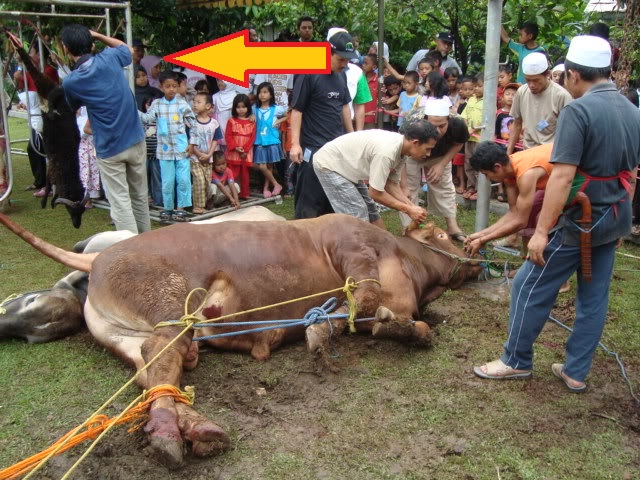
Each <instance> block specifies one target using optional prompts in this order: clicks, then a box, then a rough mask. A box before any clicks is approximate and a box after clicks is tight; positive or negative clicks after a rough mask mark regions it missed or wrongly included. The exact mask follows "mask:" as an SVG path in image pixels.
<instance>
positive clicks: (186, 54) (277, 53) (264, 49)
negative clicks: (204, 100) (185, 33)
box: [164, 30, 331, 87]
mask: <svg viewBox="0 0 640 480" xmlns="http://www.w3.org/2000/svg"><path fill="white" fill-rule="evenodd" d="M164 60H165V61H167V62H170V63H174V64H176V65H180V66H182V67H186V68H189V69H191V70H195V71H197V72H201V73H204V74H206V75H212V76H214V77H217V78H221V79H223V80H226V81H229V82H231V83H235V84H237V85H240V86H243V87H248V86H249V74H250V73H331V45H329V43H328V42H250V41H249V30H241V31H240V32H237V33H233V34H231V35H227V36H226V37H222V38H218V39H216V40H211V41H209V42H206V43H202V44H200V45H196V46H195V47H191V48H187V49H186V50H181V51H179V52H176V53H172V54H171V55H167V56H165V57H164Z"/></svg>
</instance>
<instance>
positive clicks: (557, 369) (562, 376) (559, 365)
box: [551, 363, 587, 393]
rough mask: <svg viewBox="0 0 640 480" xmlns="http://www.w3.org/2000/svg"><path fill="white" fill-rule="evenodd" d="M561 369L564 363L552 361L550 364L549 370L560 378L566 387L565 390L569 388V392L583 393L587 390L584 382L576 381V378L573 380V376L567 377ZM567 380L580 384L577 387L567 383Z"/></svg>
mask: <svg viewBox="0 0 640 480" xmlns="http://www.w3.org/2000/svg"><path fill="white" fill-rule="evenodd" d="M563 369H564V363H554V364H553V365H551V371H552V372H553V374H554V375H555V376H556V377H558V378H559V379H560V380H562V381H563V382H564V385H565V386H566V387H567V390H569V391H570V392H571V393H584V392H585V391H586V390H587V384H586V383H584V382H578V381H577V380H574V379H573V378H570V377H568V376H567V375H566V374H565V373H564V372H563ZM569 381H572V382H576V383H579V384H581V385H580V386H578V387H572V386H571V385H569Z"/></svg>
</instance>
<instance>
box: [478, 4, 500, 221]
mask: <svg viewBox="0 0 640 480" xmlns="http://www.w3.org/2000/svg"><path fill="white" fill-rule="evenodd" d="M501 26H502V1H501V0H489V4H488V6H487V39H486V47H485V53H484V95H483V98H484V100H483V103H484V108H483V110H482V125H484V128H483V129H482V135H481V137H480V139H481V140H482V141H487V140H488V141H493V136H494V130H495V129H494V125H495V123H496V101H497V92H498V63H499V62H500V58H499V57H500V28H501ZM490 197H491V184H490V182H489V179H488V178H487V177H485V176H484V175H482V174H478V201H477V203H476V232H477V231H479V230H482V229H483V228H486V227H487V225H488V224H489V200H490Z"/></svg>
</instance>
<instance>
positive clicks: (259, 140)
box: [253, 82, 287, 198]
mask: <svg viewBox="0 0 640 480" xmlns="http://www.w3.org/2000/svg"><path fill="white" fill-rule="evenodd" d="M257 92H258V104H257V105H256V106H254V115H255V117H256V141H255V143H254V146H253V163H254V164H255V165H256V166H257V167H258V168H259V169H260V172H261V173H262V175H264V187H263V189H262V193H263V195H264V198H269V197H271V196H275V195H279V194H280V192H281V191H282V185H280V184H279V183H278V182H277V180H276V179H275V177H274V176H273V165H274V164H275V163H277V162H279V161H281V160H282V156H283V153H282V146H281V145H280V134H279V132H278V128H277V126H278V125H279V124H280V123H282V122H283V121H284V120H286V118H285V117H284V115H285V114H286V113H287V108H286V107H282V106H280V105H276V99H275V94H274V90H273V85H271V83H269V82H262V83H261V84H260V85H258V89H257ZM269 185H273V191H271V190H269Z"/></svg>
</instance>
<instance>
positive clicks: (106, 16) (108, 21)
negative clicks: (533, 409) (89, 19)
mask: <svg viewBox="0 0 640 480" xmlns="http://www.w3.org/2000/svg"><path fill="white" fill-rule="evenodd" d="M104 21H105V23H106V24H107V29H106V31H107V37H110V36H111V11H110V10H109V9H108V8H105V9H104Z"/></svg>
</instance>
